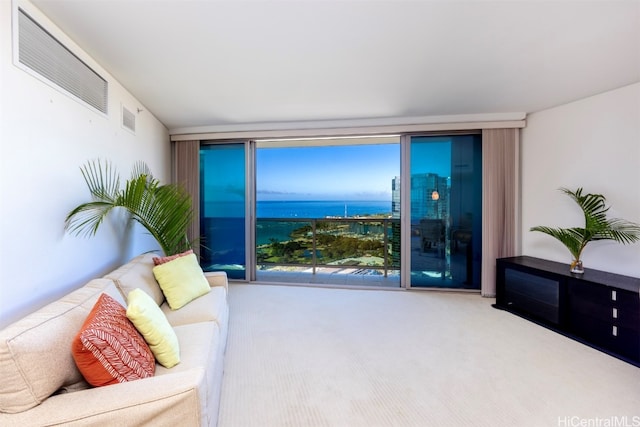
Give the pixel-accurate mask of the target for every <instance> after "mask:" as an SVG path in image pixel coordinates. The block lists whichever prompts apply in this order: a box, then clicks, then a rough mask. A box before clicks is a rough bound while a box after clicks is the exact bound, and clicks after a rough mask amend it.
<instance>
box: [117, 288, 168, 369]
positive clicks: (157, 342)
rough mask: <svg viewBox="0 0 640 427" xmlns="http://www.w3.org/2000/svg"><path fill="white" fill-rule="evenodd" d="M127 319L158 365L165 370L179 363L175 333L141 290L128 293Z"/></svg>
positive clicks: (155, 305) (153, 303)
mask: <svg viewBox="0 0 640 427" xmlns="http://www.w3.org/2000/svg"><path fill="white" fill-rule="evenodd" d="M127 318H128V319H129V320H131V323H133V325H134V326H135V327H136V329H137V330H138V332H140V334H141V335H142V337H143V338H144V340H145V341H146V342H147V344H148V345H149V348H150V349H151V352H152V353H153V355H154V356H155V358H156V360H157V361H158V363H160V364H161V365H162V366H164V367H165V368H171V367H173V366H175V365H177V364H178V363H180V346H179V344H178V337H177V336H176V333H175V331H174V330H173V328H172V327H171V325H170V324H169V321H168V320H167V318H166V316H165V315H164V313H163V312H162V310H160V307H158V304H156V302H155V301H154V300H153V299H152V298H151V297H150V296H149V295H147V294H146V293H145V292H144V291H143V290H142V289H134V290H132V291H131V292H129V296H128V297H127Z"/></svg>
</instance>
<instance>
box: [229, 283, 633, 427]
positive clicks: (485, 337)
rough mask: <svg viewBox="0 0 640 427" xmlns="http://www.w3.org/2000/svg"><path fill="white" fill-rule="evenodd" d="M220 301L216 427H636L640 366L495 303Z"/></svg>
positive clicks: (248, 291)
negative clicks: (221, 361) (224, 319)
mask: <svg viewBox="0 0 640 427" xmlns="http://www.w3.org/2000/svg"><path fill="white" fill-rule="evenodd" d="M229 297H230V305H231V320H230V326H229V341H228V347H227V353H226V358H225V373H224V381H223V388H222V401H221V409H220V416H219V425H220V426H221V427H236V426H237V427H245V426H246V427H249V426H261V427H262V426H264V427H268V426H492V427H493V426H567V427H569V426H578V425H590V426H591V425H598V426H604V425H621V426H625V427H626V426H627V425H629V426H632V425H633V426H640V368H637V367H634V366H632V365H630V364H627V363H624V362H622V361H620V360H617V359H615V358H612V357H610V356H607V355H606V354H603V353H601V352H598V351H596V350H593V349H591V348H589V347H587V346H584V345H582V344H579V343H577V342H575V341H573V340H570V339H567V338H565V337H563V336H561V335H558V334H556V333H553V332H551V331H548V330H546V329H544V328H542V327H540V326H537V325H535V324H533V323H530V322H527V321H525V320H522V319H520V318H518V317H516V316H514V315H512V314H509V313H506V312H504V311H500V310H496V309H494V308H492V307H491V303H493V300H492V299H485V298H481V297H479V296H477V295H475V294H460V293H444V292H419V291H412V292H402V291H379V290H371V291H368V290H346V289H321V288H306V287H295V286H270V285H232V286H231V290H230V295H229ZM588 422H591V423H592V424H579V423H588ZM598 422H600V424H594V423H598ZM607 422H609V423H610V424H606V423H607ZM616 422H617V423H618V424H614V423H616ZM621 422H625V423H628V424H620V423H621ZM633 422H635V424H632V423H633Z"/></svg>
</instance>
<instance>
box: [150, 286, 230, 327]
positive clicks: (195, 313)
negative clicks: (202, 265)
mask: <svg viewBox="0 0 640 427" xmlns="http://www.w3.org/2000/svg"><path fill="white" fill-rule="evenodd" d="M160 309H162V311H163V312H164V315H165V316H166V318H167V320H168V321H169V323H170V324H171V326H174V327H175V326H179V325H187V324H189V323H196V322H216V323H218V325H219V326H220V325H221V323H222V322H226V316H227V312H228V310H229V309H228V304H227V292H226V290H225V288H223V287H221V286H216V287H214V288H211V291H210V292H209V293H207V294H206V295H203V296H201V297H200V298H197V299H195V300H193V301H191V302H190V303H189V305H187V306H186V307H183V308H181V309H180V310H172V309H171V307H169V304H167V303H166V302H165V303H164V304H162V305H161V306H160Z"/></svg>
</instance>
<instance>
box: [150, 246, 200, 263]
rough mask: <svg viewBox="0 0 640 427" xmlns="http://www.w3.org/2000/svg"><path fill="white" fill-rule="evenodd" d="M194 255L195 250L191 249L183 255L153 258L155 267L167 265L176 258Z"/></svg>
mask: <svg viewBox="0 0 640 427" xmlns="http://www.w3.org/2000/svg"><path fill="white" fill-rule="evenodd" d="M192 253H193V249H189V250H188V251H184V252H182V253H179V254H175V255H169V256H163V257H153V264H154V265H160V264H166V263H168V262H169V261H173V260H174V259H176V258H180V257H181V256H187V255H191V254H192Z"/></svg>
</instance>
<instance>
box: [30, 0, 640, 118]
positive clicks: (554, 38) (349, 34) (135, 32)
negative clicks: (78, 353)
mask: <svg viewBox="0 0 640 427" xmlns="http://www.w3.org/2000/svg"><path fill="white" fill-rule="evenodd" d="M32 3H33V4H35V5H36V6H37V7H38V8H39V9H40V10H41V11H42V12H43V13H44V14H46V15H47V16H48V17H49V18H50V19H51V20H52V21H53V22H55V23H56V24H57V25H58V26H59V27H60V28H61V29H62V30H63V31H64V32H66V33H67V35H68V36H70V37H71V38H72V39H73V40H74V41H75V42H76V43H78V44H79V45H80V46H81V47H82V48H83V49H85V50H86V51H87V52H88V53H89V54H90V55H91V56H92V57H93V58H94V59H95V60H97V61H98V62H99V63H100V64H101V65H102V66H103V67H104V68H105V69H106V70H107V71H109V72H110V73H111V74H112V75H113V76H114V77H115V78H116V79H118V80H119V81H120V83H122V84H123V85H124V86H125V87H126V88H127V89H128V90H129V91H130V92H131V93H132V94H133V95H134V96H136V97H137V98H138V100H139V101H140V102H142V103H143V104H144V106H145V107H146V108H147V109H148V110H150V111H151V112H153V114H155V115H156V117H157V118H158V119H159V120H161V121H162V122H163V123H164V124H165V125H166V126H167V127H168V128H169V129H174V130H176V129H181V130H184V129H185V128H192V127H201V126H218V125H231V126H232V127H233V126H242V125H246V124H255V123H273V122H296V121H316V120H343V119H363V118H403V117H415V116H440V115H458V114H490V113H513V112H524V113H530V112H535V111H539V110H542V109H545V108H549V107H552V106H556V105H560V104H564V103H567V102H570V101H573V100H576V99H580V98H584V97H587V96H590V95H594V94H597V93H601V92H604V91H607V90H611V89H615V88H618V87H622V86H625V85H628V84H632V83H636V82H639V81H640V1H638V0H631V1H614V0H609V1H607V0H603V1H574V0H563V1H560V0H556V1H527V0H521V1H520V0H513V1H483V0H476V1H446V0H440V1H418V0H414V1H401V0H395V1H394V0H387V1H366V0H359V1H355V0H352V1H349V0H343V1H319V0H315V1H314V0H306V1H304V0H299V1H274V0H263V1H251V2H250V1H238V0H236V1H233V0H227V1H205V0H200V1H192V0H163V1H151V0H146V1H142V0H132V1H124V0H119V1H116V0H110V1H109V0H33V1H32Z"/></svg>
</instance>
